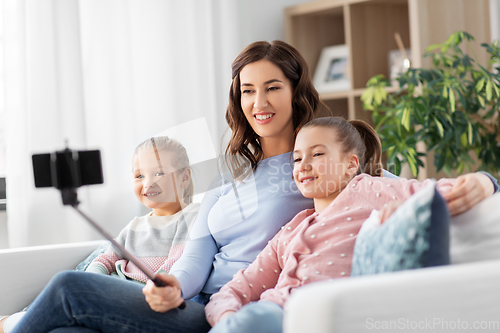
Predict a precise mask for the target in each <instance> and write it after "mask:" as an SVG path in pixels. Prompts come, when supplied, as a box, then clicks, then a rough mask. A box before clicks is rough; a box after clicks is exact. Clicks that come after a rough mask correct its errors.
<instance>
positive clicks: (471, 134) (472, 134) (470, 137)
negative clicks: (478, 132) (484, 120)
mask: <svg viewBox="0 0 500 333" xmlns="http://www.w3.org/2000/svg"><path fill="white" fill-rule="evenodd" d="M467 129H468V134H467V135H468V137H469V145H472V140H473V138H474V133H473V132H472V124H471V123H470V122H468V124H467Z"/></svg>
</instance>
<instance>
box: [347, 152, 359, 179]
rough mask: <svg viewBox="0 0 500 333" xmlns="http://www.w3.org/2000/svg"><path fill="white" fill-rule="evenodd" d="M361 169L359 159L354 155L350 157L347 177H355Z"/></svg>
mask: <svg viewBox="0 0 500 333" xmlns="http://www.w3.org/2000/svg"><path fill="white" fill-rule="evenodd" d="M358 169H359V158H358V157H357V156H356V155H354V154H352V155H349V158H348V160H347V170H346V175H347V176H349V177H352V176H355V175H356V173H357V172H358Z"/></svg>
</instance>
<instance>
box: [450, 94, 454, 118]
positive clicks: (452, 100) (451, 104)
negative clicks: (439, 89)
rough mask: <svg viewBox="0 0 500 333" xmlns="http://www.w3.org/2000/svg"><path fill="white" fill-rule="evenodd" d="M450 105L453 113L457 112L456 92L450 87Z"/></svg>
mask: <svg viewBox="0 0 500 333" xmlns="http://www.w3.org/2000/svg"><path fill="white" fill-rule="evenodd" d="M450 106H451V113H453V112H455V93H454V92H453V89H450Z"/></svg>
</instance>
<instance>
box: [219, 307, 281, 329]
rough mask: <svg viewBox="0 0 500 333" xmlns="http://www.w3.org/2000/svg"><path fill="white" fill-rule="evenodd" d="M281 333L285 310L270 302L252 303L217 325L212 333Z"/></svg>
mask: <svg viewBox="0 0 500 333" xmlns="http://www.w3.org/2000/svg"><path fill="white" fill-rule="evenodd" d="M231 332H238V333H256V332H258V333H281V332H283V308H282V307H281V306H279V305H278V304H276V303H273V302H269V301H260V302H252V303H249V304H247V305H245V306H243V307H242V308H241V309H240V310H239V311H238V312H236V313H235V314H233V315H232V316H229V317H227V318H225V319H223V320H221V321H219V322H218V323H217V325H215V326H214V327H213V328H212V329H211V330H210V333H231Z"/></svg>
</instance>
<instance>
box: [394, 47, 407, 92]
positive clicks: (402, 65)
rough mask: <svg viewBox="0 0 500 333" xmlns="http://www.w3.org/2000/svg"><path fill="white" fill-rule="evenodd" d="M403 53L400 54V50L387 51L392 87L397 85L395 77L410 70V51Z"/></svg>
mask: <svg viewBox="0 0 500 333" xmlns="http://www.w3.org/2000/svg"><path fill="white" fill-rule="evenodd" d="M405 53H406V54H404V53H402V52H401V50H391V51H389V78H390V80H391V85H393V86H395V85H397V83H398V81H396V78H397V76H398V75H399V74H401V73H404V72H406V71H407V70H408V68H410V62H411V59H410V56H409V54H410V49H405Z"/></svg>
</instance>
